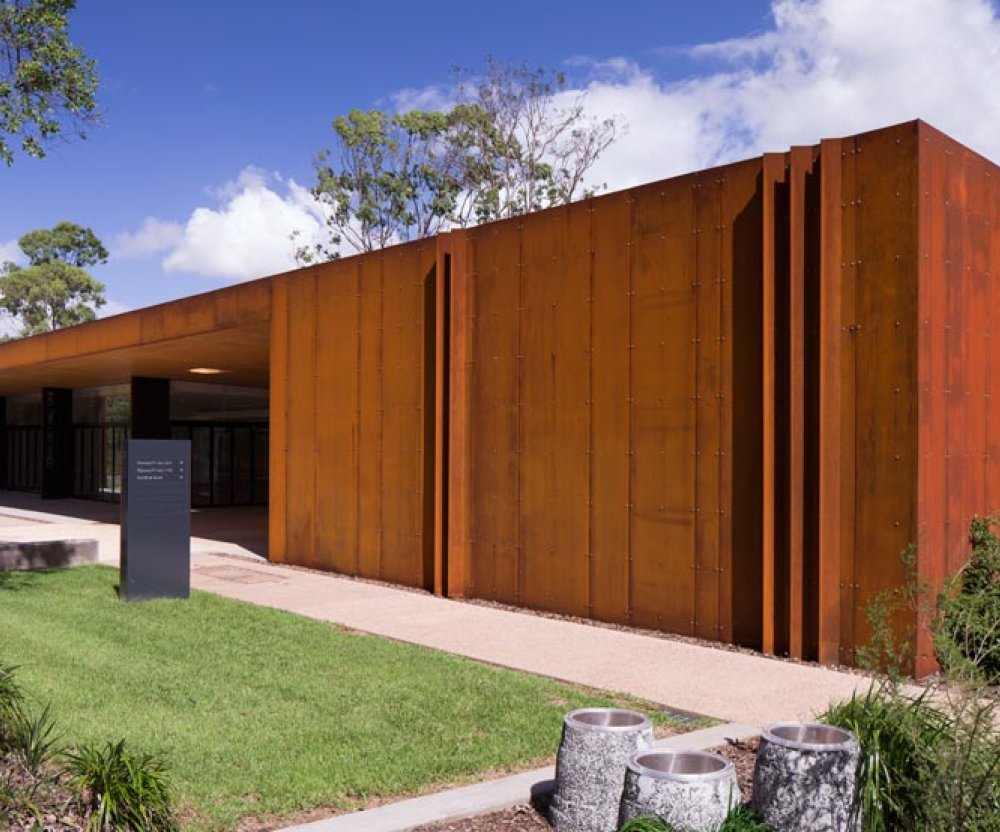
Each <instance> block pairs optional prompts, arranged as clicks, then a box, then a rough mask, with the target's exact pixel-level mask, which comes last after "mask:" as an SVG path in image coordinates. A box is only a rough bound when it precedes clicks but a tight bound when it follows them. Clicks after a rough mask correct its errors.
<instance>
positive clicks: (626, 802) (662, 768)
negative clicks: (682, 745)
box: [619, 751, 740, 832]
mask: <svg viewBox="0 0 1000 832" xmlns="http://www.w3.org/2000/svg"><path fill="white" fill-rule="evenodd" d="M739 803H740V787H739V784H738V783H737V782H736V769H735V768H734V767H733V764H732V763H731V762H730V761H729V760H727V759H726V758H725V757H722V756H720V755H719V754H710V753H708V752H707V751H644V752H640V753H638V754H636V755H635V756H634V757H633V758H632V759H631V760H630V761H629V764H628V773H627V774H626V775H625V790H624V794H623V795H622V803H621V813H620V816H619V822H620V823H626V822H627V821H630V820H633V819H634V818H637V817H640V816H642V815H655V816H657V817H659V818H662V819H663V820H665V821H666V822H667V823H669V824H670V825H671V826H672V827H673V828H674V829H675V830H677V832H716V830H718V828H719V826H721V825H722V821H724V820H725V819H726V815H728V814H729V813H730V811H732V810H733V809H734V808H735V807H736V806H738V805H739Z"/></svg>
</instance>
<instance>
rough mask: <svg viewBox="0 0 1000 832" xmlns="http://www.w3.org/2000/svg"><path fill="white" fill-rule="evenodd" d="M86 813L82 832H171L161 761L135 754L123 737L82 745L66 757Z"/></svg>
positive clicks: (165, 778) (172, 823) (165, 784)
mask: <svg viewBox="0 0 1000 832" xmlns="http://www.w3.org/2000/svg"><path fill="white" fill-rule="evenodd" d="M66 758H67V761H68V764H69V769H70V772H71V774H72V776H73V779H74V782H75V784H76V787H77V788H78V789H79V790H80V791H81V792H82V793H83V795H84V796H85V802H86V805H87V808H88V809H89V811H90V816H89V819H88V822H87V828H86V832H111V830H115V832H118V830H128V831H129V832H173V830H176V829H177V825H176V822H175V821H174V817H173V808H172V805H171V803H172V801H171V795H170V787H169V783H168V780H167V771H166V767H165V766H164V764H163V762H162V761H161V760H160V759H159V758H158V757H155V756H153V755H150V754H140V753H134V752H132V751H130V750H129V749H127V748H126V747H125V741H124V740H119V741H118V742H116V743H112V742H109V743H107V744H106V745H104V746H103V747H97V746H93V745H84V746H82V747H81V748H79V749H78V750H77V751H76V753H74V754H67V755H66Z"/></svg>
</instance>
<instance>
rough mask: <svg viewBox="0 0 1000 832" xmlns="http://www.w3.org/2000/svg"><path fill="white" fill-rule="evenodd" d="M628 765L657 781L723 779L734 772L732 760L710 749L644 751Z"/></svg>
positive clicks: (636, 771) (637, 772) (638, 772)
mask: <svg viewBox="0 0 1000 832" xmlns="http://www.w3.org/2000/svg"><path fill="white" fill-rule="evenodd" d="M628 765H629V768H630V769H632V770H633V771H634V772H635V773H636V774H641V775H644V776H646V777H652V778H653V779H654V780H676V781H681V782H691V781H695V780H697V781H705V780H721V779H723V778H725V777H728V776H730V773H731V772H732V771H733V764H732V763H731V762H730V761H729V760H727V759H726V758H725V757H723V756H721V755H719V754H710V753H709V752H707V751H643V752H640V753H639V754H636V755H635V756H634V757H633V758H632V760H631V761H630V762H629V764H628Z"/></svg>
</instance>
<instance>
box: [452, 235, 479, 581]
mask: <svg viewBox="0 0 1000 832" xmlns="http://www.w3.org/2000/svg"><path fill="white" fill-rule="evenodd" d="M449 238H450V241H449V242H450V245H449V253H450V258H451V261H450V273H449V274H448V284H447V303H448V308H449V311H448V343H447V350H446V358H447V372H448V437H447V442H448V465H447V506H448V523H447V591H448V595H449V596H451V597H454V598H463V597H465V596H466V595H468V594H469V593H470V591H471V576H470V571H471V568H472V564H471V536H472V516H471V510H472V490H473V487H474V486H473V479H472V472H471V471H470V468H469V466H470V460H471V455H472V448H471V446H470V441H471V433H470V424H469V421H470V418H471V407H472V401H471V383H472V381H471V378H470V371H469V370H470V366H471V362H470V360H471V349H472V343H471V340H472V333H471V308H472V302H473V297H472V292H473V290H474V288H475V287H474V285H473V284H472V281H471V280H470V279H469V275H468V267H467V253H466V252H467V248H468V241H467V239H466V235H465V232H464V231H453V232H451V234H450V235H449Z"/></svg>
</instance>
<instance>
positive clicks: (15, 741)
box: [7, 704, 59, 774]
mask: <svg viewBox="0 0 1000 832" xmlns="http://www.w3.org/2000/svg"><path fill="white" fill-rule="evenodd" d="M58 742H59V735H58V734H57V733H56V721H55V719H54V718H53V716H52V709H51V706H49V705H46V706H45V707H44V708H42V710H41V711H39V712H38V713H35V714H33V713H31V712H30V711H28V710H27V708H25V707H24V705H23V704H21V705H18V706H17V707H16V708H15V709H14V712H13V716H12V718H11V721H10V732H9V737H8V740H7V746H8V748H9V749H10V750H11V751H13V752H14V753H15V754H16V755H17V756H18V757H19V758H20V759H21V762H22V763H23V765H24V767H25V768H26V769H28V771H30V772H31V773H32V774H38V773H39V771H40V770H41V768H42V766H43V765H45V763H46V762H47V761H48V760H49V759H50V758H51V756H52V754H53V752H54V751H55V748H56V745H57V744H58Z"/></svg>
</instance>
